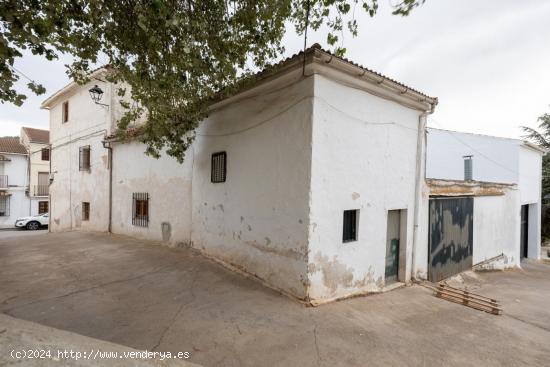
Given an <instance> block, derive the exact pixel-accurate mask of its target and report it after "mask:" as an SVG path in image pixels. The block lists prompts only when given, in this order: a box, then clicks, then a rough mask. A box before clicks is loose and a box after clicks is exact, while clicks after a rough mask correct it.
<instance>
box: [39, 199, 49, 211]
mask: <svg viewBox="0 0 550 367" xmlns="http://www.w3.org/2000/svg"><path fill="white" fill-rule="evenodd" d="M47 212H48V202H47V201H39V202H38V214H45V213H47Z"/></svg>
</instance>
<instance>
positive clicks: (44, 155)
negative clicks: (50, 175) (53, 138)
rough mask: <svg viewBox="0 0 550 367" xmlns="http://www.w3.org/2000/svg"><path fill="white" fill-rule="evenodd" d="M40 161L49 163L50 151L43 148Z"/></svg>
mask: <svg viewBox="0 0 550 367" xmlns="http://www.w3.org/2000/svg"><path fill="white" fill-rule="evenodd" d="M42 160H43V161H49V160H50V149H49V148H43V149H42Z"/></svg>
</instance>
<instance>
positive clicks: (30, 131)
mask: <svg viewBox="0 0 550 367" xmlns="http://www.w3.org/2000/svg"><path fill="white" fill-rule="evenodd" d="M23 131H25V134H27V136H28V137H29V140H30V141H31V142H32V143H43V144H48V143H49V142H50V132H49V131H48V130H41V129H35V128H32V127H23Z"/></svg>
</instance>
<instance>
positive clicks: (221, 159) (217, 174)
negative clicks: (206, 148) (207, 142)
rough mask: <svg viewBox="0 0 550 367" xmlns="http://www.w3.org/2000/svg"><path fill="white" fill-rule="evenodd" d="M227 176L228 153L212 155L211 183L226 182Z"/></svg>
mask: <svg viewBox="0 0 550 367" xmlns="http://www.w3.org/2000/svg"><path fill="white" fill-rule="evenodd" d="M226 175H227V153H226V152H219V153H214V154H212V172H211V175H210V181H212V182H214V183H216V182H225V178H226Z"/></svg>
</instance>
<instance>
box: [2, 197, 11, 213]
mask: <svg viewBox="0 0 550 367" xmlns="http://www.w3.org/2000/svg"><path fill="white" fill-rule="evenodd" d="M9 215H10V197H9V196H0V217H9Z"/></svg>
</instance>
